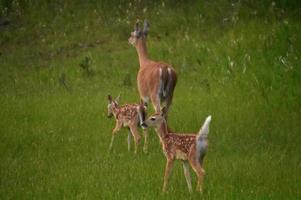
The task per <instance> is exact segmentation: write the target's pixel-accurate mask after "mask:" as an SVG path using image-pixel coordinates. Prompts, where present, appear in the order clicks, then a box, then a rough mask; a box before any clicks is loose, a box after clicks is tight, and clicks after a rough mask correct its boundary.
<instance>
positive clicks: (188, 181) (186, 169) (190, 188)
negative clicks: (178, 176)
mask: <svg viewBox="0 0 301 200" xmlns="http://www.w3.org/2000/svg"><path fill="white" fill-rule="evenodd" d="M183 168H184V175H185V178H186V182H187V186H188V190H189V192H192V187H191V177H190V172H189V164H188V162H187V161H183Z"/></svg>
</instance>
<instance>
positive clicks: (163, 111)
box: [160, 106, 167, 117]
mask: <svg viewBox="0 0 301 200" xmlns="http://www.w3.org/2000/svg"><path fill="white" fill-rule="evenodd" d="M166 114H167V108H166V107H165V106H164V107H163V108H162V109H161V113H160V115H161V116H163V117H165V116H166Z"/></svg>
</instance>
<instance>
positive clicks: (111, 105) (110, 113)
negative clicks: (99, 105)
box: [107, 94, 120, 118]
mask: <svg viewBox="0 0 301 200" xmlns="http://www.w3.org/2000/svg"><path fill="white" fill-rule="evenodd" d="M119 100H120V94H119V95H118V97H117V98H116V99H115V100H113V98H112V96H111V95H108V101H109V103H108V114H107V117H108V118H111V117H112V116H113V111H114V109H115V108H117V107H118V102H119Z"/></svg>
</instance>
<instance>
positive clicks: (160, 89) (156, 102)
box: [128, 21, 177, 112]
mask: <svg viewBox="0 0 301 200" xmlns="http://www.w3.org/2000/svg"><path fill="white" fill-rule="evenodd" d="M148 31H149V24H148V23H147V21H144V27H143V30H141V28H140V27H139V23H136V26H135V30H134V32H132V33H131V37H130V38H129V40H128V41H129V43H130V44H132V45H133V46H134V47H135V48H136V50H137V53H138V57H139V63H140V69H139V72H138V76H137V84H138V90H139V94H140V98H141V100H143V102H144V103H145V105H147V102H148V101H149V99H150V100H151V102H152V104H153V106H154V108H155V111H156V112H160V109H161V106H163V105H162V104H163V103H165V107H166V108H167V109H168V108H169V107H170V105H171V103H172V97H173V92H174V89H175V86H176V83H177V74H176V72H175V70H174V68H173V67H172V66H171V65H169V64H166V63H163V62H157V61H153V60H150V59H149V58H148V53H147V48H146V38H147V34H148Z"/></svg>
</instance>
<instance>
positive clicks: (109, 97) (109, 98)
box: [108, 95, 113, 103]
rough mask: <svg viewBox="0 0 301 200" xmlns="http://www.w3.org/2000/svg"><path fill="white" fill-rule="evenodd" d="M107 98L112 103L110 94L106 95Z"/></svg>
mask: <svg viewBox="0 0 301 200" xmlns="http://www.w3.org/2000/svg"><path fill="white" fill-rule="evenodd" d="M108 100H109V102H110V103H112V101H113V99H112V96H111V95H108Z"/></svg>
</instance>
